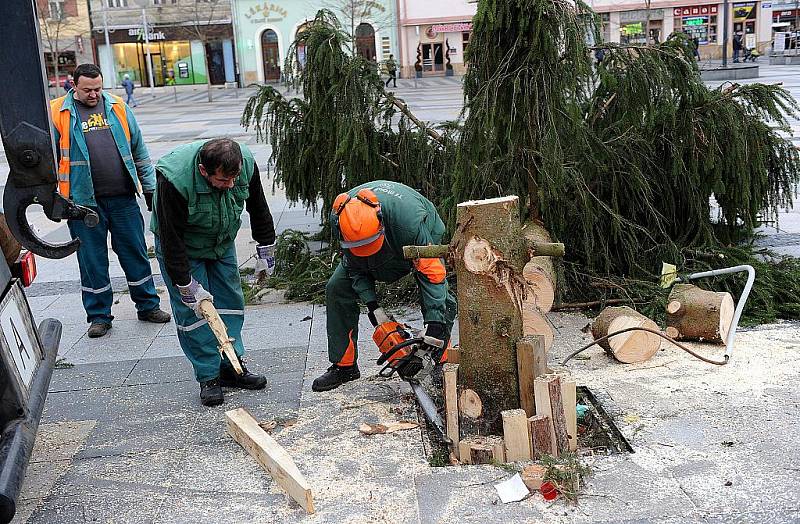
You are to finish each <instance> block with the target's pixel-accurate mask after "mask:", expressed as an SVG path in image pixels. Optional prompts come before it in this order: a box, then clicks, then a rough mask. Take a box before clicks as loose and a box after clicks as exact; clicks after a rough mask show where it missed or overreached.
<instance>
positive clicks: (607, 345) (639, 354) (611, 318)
mask: <svg viewBox="0 0 800 524" xmlns="http://www.w3.org/2000/svg"><path fill="white" fill-rule="evenodd" d="M631 327H644V328H648V329H652V330H654V331H659V329H658V325H656V323H655V322H653V321H652V320H650V319H649V318H647V317H646V316H644V315H642V314H641V313H638V312H636V311H634V310H633V309H631V308H629V307H627V306H622V307H607V308H605V309H604V310H603V311H602V312H600V314H599V315H597V318H595V319H594V322H593V323H592V336H594V339H595V340H597V339H599V338H601V337H604V336H606V335H608V334H609V333H614V332H616V331H620V330H622V329H626V328H631ZM598 344H599V345H600V347H602V348H603V349H605V350H606V352H608V353H609V354H610V355H611V356H613V357H614V358H615V359H617V360H618V361H620V362H623V363H625V364H632V363H634V362H644V361H645V360H648V359H650V358H651V357H652V356H653V355H655V354H656V352H657V351H658V349H659V348H660V347H661V337H659V336H658V335H656V334H655V333H648V332H647V331H628V332H627V333H623V334H621V335H616V336H614V337H611V338H609V339H608V340H604V341H602V342H598Z"/></svg>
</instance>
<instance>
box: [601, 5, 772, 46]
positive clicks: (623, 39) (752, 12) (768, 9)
mask: <svg viewBox="0 0 800 524" xmlns="http://www.w3.org/2000/svg"><path fill="white" fill-rule="evenodd" d="M590 5H591V7H592V8H593V9H594V10H595V11H596V12H597V13H598V15H599V16H600V20H601V32H602V36H603V39H604V40H605V41H608V42H618V43H623V44H625V43H631V44H642V43H645V42H647V41H650V42H652V41H654V40H657V41H663V40H664V39H665V38H666V37H668V36H669V35H670V34H672V33H673V32H686V33H689V34H690V35H692V36H693V37H696V38H697V40H698V42H699V44H700V46H699V51H700V58H701V59H717V58H721V57H722V39H723V29H724V27H723V25H722V24H723V20H724V4H722V3H719V2H715V1H704V0H699V1H698V0H695V1H693V2H690V1H686V0H668V1H664V0H661V1H659V0H654V1H652V2H651V3H650V6H649V9H647V6H646V5H643V4H642V3H639V2H628V3H620V2H617V1H614V0H594V1H591V2H590ZM729 9H730V14H729V19H728V56H729V57H730V56H732V47H731V45H732V44H731V41H732V38H733V35H734V34H735V32H741V33H742V35H743V37H744V43H745V45H746V46H747V47H748V48H758V49H759V50H760V51H761V52H762V53H763V52H768V51H769V47H770V46H771V45H772V39H773V27H772V24H773V10H774V8H773V4H772V2H767V1H755V2H733V1H732V2H730V3H729Z"/></svg>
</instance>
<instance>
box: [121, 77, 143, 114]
mask: <svg viewBox="0 0 800 524" xmlns="http://www.w3.org/2000/svg"><path fill="white" fill-rule="evenodd" d="M122 87H124V88H125V94H126V95H128V99H127V100H126V101H125V103H126V104H128V105H129V106H131V107H136V106H138V105H139V104H138V103H137V102H136V98H134V96H133V90H134V89H135V87H134V85H133V82H132V81H131V75H128V74H126V75H125V78H123V79H122ZM131 102H133V103H131Z"/></svg>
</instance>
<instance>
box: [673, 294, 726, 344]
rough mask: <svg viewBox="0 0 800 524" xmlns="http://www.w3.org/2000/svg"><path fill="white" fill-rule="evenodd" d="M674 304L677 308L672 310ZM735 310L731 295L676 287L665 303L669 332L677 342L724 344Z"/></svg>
mask: <svg viewBox="0 0 800 524" xmlns="http://www.w3.org/2000/svg"><path fill="white" fill-rule="evenodd" d="M676 303H677V304H679V306H680V307H678V308H675V307H674V304H676ZM734 310H735V306H734V302H733V297H732V296H731V294H730V293H724V292H717V291H709V290H705V289H701V288H699V287H697V286H694V285H692V284H677V285H675V287H674V288H672V292H671V293H670V295H669V303H668V304H667V326H668V327H667V329H668V333H674V334H675V335H676V336H674V337H673V338H676V339H677V338H680V339H685V340H701V341H706V342H725V341H726V340H727V339H728V333H729V332H730V329H731V324H732V323H733V315H734ZM670 336H671V335H670Z"/></svg>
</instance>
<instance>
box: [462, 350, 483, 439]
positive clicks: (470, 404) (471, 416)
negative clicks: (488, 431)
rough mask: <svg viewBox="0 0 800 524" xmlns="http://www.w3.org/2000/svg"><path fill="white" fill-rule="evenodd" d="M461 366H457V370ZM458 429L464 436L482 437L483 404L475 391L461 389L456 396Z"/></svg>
mask: <svg viewBox="0 0 800 524" xmlns="http://www.w3.org/2000/svg"><path fill="white" fill-rule="evenodd" d="M460 367H461V365H459V368H460ZM458 414H459V417H458V427H459V432H460V433H461V434H462V435H464V436H469V435H482V434H484V433H483V430H482V428H483V425H482V423H483V402H481V398H480V397H479V396H478V394H477V393H475V391H473V390H471V389H463V390H461V393H460V394H459V395H458Z"/></svg>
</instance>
